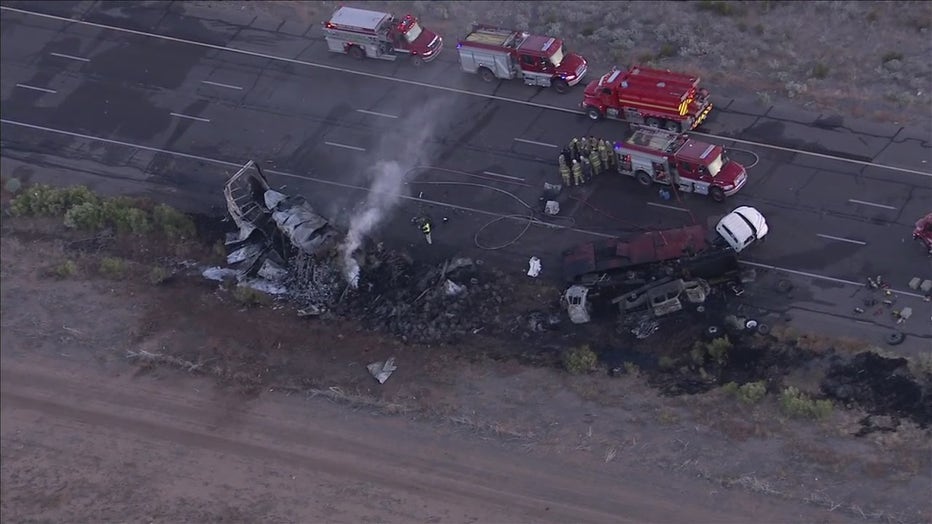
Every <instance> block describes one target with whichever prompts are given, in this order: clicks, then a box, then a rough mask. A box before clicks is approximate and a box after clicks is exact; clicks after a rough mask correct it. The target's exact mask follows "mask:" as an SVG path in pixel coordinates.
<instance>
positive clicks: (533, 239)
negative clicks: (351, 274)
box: [0, 2, 932, 289]
mask: <svg viewBox="0 0 932 524" xmlns="http://www.w3.org/2000/svg"><path fill="white" fill-rule="evenodd" d="M3 5H4V6H13V7H15V8H16V9H20V8H22V9H28V10H31V11H36V12H43V13H49V14H52V15H55V16H63V17H68V18H70V17H71V16H73V15H75V14H76V13H80V17H81V19H82V20H83V21H86V22H88V23H72V22H67V21H64V20H61V19H56V18H51V17H48V16H37V15H34V14H27V13H23V12H20V11H14V10H10V9H7V8H4V9H3V10H2V12H0V14H2V36H0V38H2V45H0V67H2V75H0V93H2V104H0V112H2V120H3V128H2V129H3V133H2V140H3V156H4V157H5V158H12V159H16V160H18V161H23V162H25V161H27V160H31V161H33V162H41V163H45V164H46V165H49V164H58V165H60V166H64V165H66V164H67V166H68V168H69V169H75V166H77V165H78V164H85V163H87V162H88V161H91V160H93V161H95V162H97V163H99V164H103V165H105V166H111V167H113V168H114V169H98V170H95V169H92V168H87V166H85V167H83V168H80V169H79V171H81V172H82V173H84V175H85V176H86V177H88V178H89V179H94V178H95V177H96V178H99V179H101V180H98V181H96V182H95V184H97V185H108V184H109V185H111V187H110V188H109V189H113V187H112V185H113V184H114V183H115V181H119V183H120V184H123V185H127V184H130V183H131V182H133V183H136V184H137V185H138V187H139V188H140V189H137V190H138V191H148V190H152V191H156V190H157V191H166V192H168V193H171V194H174V195H175V196H179V195H181V194H184V198H185V199H186V200H187V201H189V202H190V203H191V204H196V203H198V202H200V203H202V204H203V205H210V206H218V205H220V203H221V202H220V200H219V199H220V191H219V184H220V183H221V182H222V180H223V177H224V176H225V175H226V174H228V173H229V172H230V171H231V170H232V168H233V166H235V165H241V164H242V163H244V162H245V161H247V160H250V159H253V160H256V161H258V162H259V163H260V164H261V165H263V166H264V167H267V168H269V169H271V170H272V172H273V176H274V181H275V182H278V183H281V184H284V185H287V187H288V189H289V190H290V191H291V192H296V193H300V194H304V195H305V196H307V197H308V198H309V200H311V202H313V203H314V204H315V205H316V206H318V207H319V208H320V210H321V212H322V213H324V214H326V215H328V216H332V217H335V218H337V219H340V220H345V219H346V218H347V217H348V216H349V215H350V214H351V213H352V210H353V209H354V206H355V205H356V204H357V203H358V202H359V200H361V199H362V198H364V197H365V194H366V192H365V189H366V188H367V187H369V185H370V184H371V182H372V178H373V173H374V171H373V169H374V167H375V166H376V164H377V163H378V162H379V161H382V160H395V161H397V162H398V164H399V166H400V168H399V169H400V171H402V172H409V176H408V177H407V179H408V183H407V184H406V189H405V194H406V198H405V199H403V201H402V203H401V210H399V213H398V214H397V216H395V217H394V221H393V222H392V223H390V224H389V225H388V226H389V227H390V228H392V229H391V230H392V231H393V232H403V233H398V236H399V237H400V238H407V237H408V236H411V235H412V231H413V230H412V228H411V226H410V225H408V224H407V220H408V219H409V218H410V216H411V215H412V214H414V213H416V212H423V211H425V210H427V211H429V212H431V213H432V214H434V213H436V214H442V215H443V216H448V217H449V218H450V219H451V220H450V222H449V224H450V225H449V226H444V227H448V229H446V230H441V231H438V233H440V235H438V236H439V237H440V238H439V242H440V244H441V245H446V246H447V247H450V248H451V249H456V247H457V246H458V245H462V246H468V248H469V249H473V248H474V247H475V246H473V245H472V244H473V243H474V242H473V241H474V240H475V241H477V242H479V243H480V244H483V245H486V246H489V245H502V244H507V243H508V241H509V240H510V239H512V238H515V237H516V236H517V235H519V234H520V233H521V232H522V231H523V230H524V229H527V231H526V233H525V234H524V236H521V237H520V239H519V240H518V241H517V242H514V243H511V244H509V245H507V246H505V248H504V249H501V250H499V251H496V252H495V254H494V255H489V256H491V257H493V258H495V257H498V259H499V260H500V261H501V262H503V263H505V264H510V265H512V266H515V267H520V266H523V265H525V264H526V260H527V257H529V256H531V255H537V256H540V257H542V258H544V259H545V260H546V261H547V263H548V264H556V263H557V260H558V254H559V252H560V250H562V249H565V248H567V247H570V246H572V245H573V244H575V243H578V242H580V241H586V240H591V239H593V238H596V237H599V236H616V235H623V234H626V233H630V232H632V231H638V230H643V229H654V228H658V227H671V226H677V225H685V224H688V223H691V222H692V221H694V220H695V221H700V222H707V223H713V222H714V220H716V219H717V217H718V216H721V215H722V214H723V213H725V212H727V211H728V210H729V209H731V208H733V207H736V206H738V205H752V206H755V207H757V208H758V209H760V210H761V211H762V212H763V213H764V214H765V216H766V217H767V218H768V222H769V223H770V225H771V234H770V236H769V237H768V240H767V242H765V243H764V244H762V245H760V246H757V247H756V248H755V249H754V250H753V252H751V253H748V255H747V257H746V259H747V260H749V261H750V262H752V263H757V264H761V265H765V266H768V267H770V266H772V267H776V268H782V269H785V270H790V271H794V272H796V273H797V274H804V275H809V276H815V277H818V278H821V279H823V280H825V281H829V282H836V283H843V282H863V281H864V279H865V277H866V276H867V275H878V274H882V275H884V276H885V278H887V279H888V280H889V281H890V282H892V283H894V287H897V288H899V289H903V288H905V283H906V282H907V281H908V280H909V279H910V278H912V277H913V276H920V277H923V278H932V265H930V259H929V257H926V256H924V255H923V254H922V252H921V249H920V248H919V247H918V246H917V245H915V242H913V241H912V240H911V238H910V235H911V231H912V224H913V223H914V222H915V220H916V219H918V218H919V217H921V216H923V215H924V214H926V213H928V212H930V211H932V173H929V172H928V169H929V168H928V165H929V162H928V161H929V159H930V154H929V143H928V140H927V137H926V139H925V141H923V138H922V137H921V136H918V135H917V134H916V133H915V132H913V131H911V130H904V129H890V128H884V127H883V126H876V127H873V128H868V127H865V125H864V124H859V123H853V122H841V123H839V122H838V121H837V119H836V120H832V121H831V122H829V123H826V121H818V122H809V123H806V122H805V120H806V118H804V117H802V116H800V115H799V114H796V113H793V112H792V111H790V110H788V109H785V108H770V109H768V110H767V113H766V114H765V115H756V116H754V118H751V115H748V114H745V113H743V112H742V110H741V109H740V107H738V106H740V101H738V100H728V101H727V102H723V103H721V104H719V109H718V110H717V111H715V112H714V113H713V115H714V117H713V119H712V121H710V122H709V124H708V125H707V126H705V128H704V129H703V130H702V131H703V133H700V134H703V139H708V140H710V141H712V142H716V143H721V144H724V145H725V146H726V148H730V150H731V156H732V157H733V158H734V159H736V160H738V161H740V162H742V163H743V164H745V165H746V166H748V167H749V182H748V184H747V186H746V187H745V188H744V189H743V190H742V191H741V192H740V193H739V194H738V195H736V196H735V197H733V198H731V199H729V201H728V202H727V203H726V204H724V205H718V204H715V203H713V202H711V201H709V200H707V199H705V198H703V197H698V196H693V195H680V196H679V198H678V199H676V200H674V201H662V200H660V199H659V198H658V195H657V192H656V188H654V189H650V190H648V189H644V188H641V187H640V186H638V185H637V184H636V183H635V182H634V181H633V180H630V179H621V178H619V177H611V176H608V175H603V176H602V177H600V178H599V179H597V180H596V181H594V183H593V184H591V185H589V186H586V187H584V188H580V189H577V190H574V194H573V199H571V200H570V201H569V202H567V205H568V208H565V209H564V211H563V212H562V213H561V215H563V217H559V218H556V219H554V220H552V221H551V223H549V224H545V223H542V222H538V223H535V224H533V225H531V226H530V227H528V226H527V221H526V220H522V219H520V218H519V216H525V215H527V214H528V209H527V207H528V206H536V205H537V201H538V197H539V196H540V194H541V190H542V186H543V184H544V182H551V183H557V182H558V175H557V170H556V162H555V159H556V155H557V154H558V152H559V150H560V148H561V147H562V145H563V144H564V143H565V142H567V141H568V140H569V139H570V138H571V137H573V136H582V135H596V136H605V137H606V138H620V137H621V135H622V134H623V132H624V126H622V125H621V124H618V123H614V122H597V123H593V122H591V121H589V120H587V119H586V118H585V117H583V116H581V115H580V114H578V113H577V112H576V108H574V105H575V104H577V103H578V101H579V99H580V95H579V93H578V92H571V93H570V94H568V95H557V94H555V93H553V92H550V91H548V90H541V89H536V88H530V87H526V86H524V85H522V84H521V83H520V82H500V83H494V84H491V85H486V84H483V83H481V82H480V81H479V80H478V79H477V78H473V77H469V76H467V75H464V74H463V73H460V72H459V71H458V69H457V64H456V62H455V52H454V50H453V47H454V45H455V42H450V41H449V39H450V38H452V37H448V40H447V43H446V44H447V48H446V49H445V51H444V52H443V54H442V55H441V56H440V58H439V60H438V61H437V62H435V63H431V64H427V65H425V66H424V67H422V68H419V69H415V68H413V67H412V66H410V64H404V63H382V62H378V61H366V62H354V61H352V60H350V59H349V58H348V57H344V56H338V55H334V54H332V53H328V52H327V51H326V46H325V45H324V43H323V41H322V40H321V39H320V38H319V34H316V35H315V33H314V31H315V29H314V28H313V27H308V28H305V30H304V31H303V32H300V34H299V35H298V34H288V32H286V31H284V29H285V26H284V25H279V26H276V27H274V28H271V29H261V28H257V27H255V24H256V21H255V20H249V21H246V22H244V23H247V24H249V23H251V24H253V25H252V26H250V27H244V26H242V25H237V22H236V21H235V20H226V21H217V20H214V21H208V20H206V19H205V18H198V17H197V16H198V13H193V12H190V10H191V9H192V8H190V7H187V6H182V4H180V3H171V2H168V3H160V2H147V3H143V4H138V5H137V4H122V3H110V2H97V3H88V2H83V3H74V2H55V3H44V2H29V3H28V5H27V3H17V2H9V3H4V4H3ZM179 6H181V7H179ZM183 11H188V12H183ZM214 15H215V16H224V17H233V16H235V13H230V12H226V11H216V12H214ZM100 24H106V25H108V26H113V27H118V28H124V29H129V30H133V31H143V32H146V33H153V34H157V35H161V36H153V35H151V34H137V33H133V32H127V31H126V30H114V29H109V28H104V27H101V26H100ZM259 25H261V24H259ZM275 29H277V30H278V31H277V32H275V31H274V30H275ZM299 31H300V30H299V28H296V27H295V28H293V30H292V31H291V32H292V33H299ZM305 33H306V34H307V35H306V36H305ZM182 40H184V41H182ZM192 42H199V43H201V44H197V43H192ZM205 44H206V45H205ZM211 46H214V47H211ZM216 46H223V47H226V48H230V49H235V50H241V51H242V50H246V51H248V52H247V53H243V52H235V51H229V50H224V49H219V48H217V47H216ZM257 54H259V55H257ZM599 67H600V66H597V65H595V66H593V70H592V74H593V75H597V74H600V73H599V71H600V69H599ZM359 71H362V72H363V73H365V74H363V75H361V74H359V73H358V72H359ZM775 115H776V116H779V117H780V118H779V119H778V118H776V116H775ZM845 126H848V127H845ZM839 130H841V131H839ZM804 149H806V150H804ZM40 157H41V161H40V160H37V159H38V158H40ZM120 166H122V167H123V168H124V170H123V171H122V173H124V174H120V172H118V170H117V169H115V168H117V167H120ZM126 168H128V169H130V171H131V172H132V174H126V172H127V171H126ZM385 173H386V171H384V170H382V171H379V175H377V176H380V177H385V176H388V175H386V174H385ZM505 215H514V216H512V217H510V218H506V219H504V220H502V221H500V222H497V223H496V224H494V225H493V227H490V228H487V229H485V230H483V231H482V234H483V235H484V236H483V237H482V238H478V237H477V238H475V239H474V238H471V237H473V236H474V235H475V234H476V233H475V232H476V231H477V230H479V229H480V228H482V227H483V226H484V225H485V224H487V223H488V222H489V221H490V220H493V219H496V218H498V217H501V216H505ZM444 231H446V232H444ZM414 240H416V239H414ZM463 249H467V248H466V247H463ZM551 267H552V266H551Z"/></svg>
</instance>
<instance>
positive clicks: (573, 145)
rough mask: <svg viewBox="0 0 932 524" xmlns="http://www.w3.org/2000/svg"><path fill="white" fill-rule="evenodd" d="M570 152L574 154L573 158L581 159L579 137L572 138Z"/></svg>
mask: <svg viewBox="0 0 932 524" xmlns="http://www.w3.org/2000/svg"><path fill="white" fill-rule="evenodd" d="M570 153H571V154H572V155H573V160H578V159H579V139H577V138H576V137H573V139H572V140H570Z"/></svg>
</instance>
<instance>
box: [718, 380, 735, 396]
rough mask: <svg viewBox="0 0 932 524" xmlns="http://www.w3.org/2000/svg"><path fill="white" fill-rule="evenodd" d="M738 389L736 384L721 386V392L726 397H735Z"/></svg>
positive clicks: (729, 383)
mask: <svg viewBox="0 0 932 524" xmlns="http://www.w3.org/2000/svg"><path fill="white" fill-rule="evenodd" d="M738 387H739V386H738V383H737V382H728V383H726V384H723V385H722V392H724V393H725V394H727V395H736V394H737V393H738Z"/></svg>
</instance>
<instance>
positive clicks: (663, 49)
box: [657, 43, 677, 58]
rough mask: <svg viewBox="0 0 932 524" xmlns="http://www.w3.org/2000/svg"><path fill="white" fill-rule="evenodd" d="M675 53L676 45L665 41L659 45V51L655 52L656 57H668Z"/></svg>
mask: <svg viewBox="0 0 932 524" xmlns="http://www.w3.org/2000/svg"><path fill="white" fill-rule="evenodd" d="M676 55H677V47H676V45H675V44H670V43H666V44H663V45H662V46H660V52H659V53H657V57H658V58H670V57H672V56H676Z"/></svg>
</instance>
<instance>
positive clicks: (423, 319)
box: [203, 161, 514, 343]
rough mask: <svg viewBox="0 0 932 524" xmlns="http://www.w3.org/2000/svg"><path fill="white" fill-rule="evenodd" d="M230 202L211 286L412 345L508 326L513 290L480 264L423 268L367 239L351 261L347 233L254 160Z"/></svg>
mask: <svg viewBox="0 0 932 524" xmlns="http://www.w3.org/2000/svg"><path fill="white" fill-rule="evenodd" d="M224 195H225V197H226V201H227V208H228V211H229V214H230V217H231V219H232V220H233V222H234V223H235V224H236V226H237V231H235V232H231V233H229V234H228V235H227V238H226V242H225V244H226V249H227V252H228V255H227V267H223V268H221V267H212V268H207V269H205V270H204V271H203V276H204V277H206V278H208V279H211V280H218V281H225V280H232V281H235V282H236V285H238V286H241V287H249V288H253V289H256V290H259V291H262V292H264V293H267V294H270V295H273V296H276V297H278V298H279V299H282V300H287V301H288V302H290V303H292V304H293V305H294V306H295V307H297V308H298V314H299V315H300V316H309V317H316V316H324V317H326V316H328V315H353V316H354V317H357V318H359V319H360V320H361V321H362V322H363V324H364V325H365V326H366V327H367V328H370V329H380V330H385V331H388V332H390V333H393V334H395V335H398V336H400V337H402V339H403V340H406V341H408V340H410V341H412V342H425V343H437V342H453V341H456V340H457V339H459V338H460V337H463V336H465V335H467V334H470V333H478V332H479V331H483V330H485V331H486V332H490V331H494V330H495V329H498V328H501V329H504V328H508V327H509V326H508V325H506V321H505V320H503V317H502V315H501V307H500V306H501V305H502V304H503V303H504V302H505V299H506V297H508V296H509V294H510V293H511V289H510V281H509V279H508V278H507V277H505V275H503V274H502V273H500V272H498V271H495V270H486V269H485V268H484V267H483V264H482V261H480V260H475V261H474V260H471V259H468V258H454V259H451V260H447V261H446V262H444V263H443V264H441V265H439V266H435V265H427V264H419V263H417V262H415V261H414V260H413V259H412V258H411V257H409V256H407V255H406V254H404V253H401V252H397V251H392V250H389V249H386V248H384V247H383V246H382V244H376V243H375V242H373V241H371V240H370V239H365V240H364V241H363V242H362V243H361V245H360V247H358V248H355V249H353V252H351V253H346V250H347V248H346V246H347V245H349V242H347V235H346V233H345V232H344V231H341V230H340V229H338V228H337V227H335V226H334V225H333V224H331V223H330V221H329V220H328V219H326V218H324V217H323V216H321V215H319V214H317V213H316V212H315V211H314V209H313V207H312V206H311V205H310V204H309V203H308V202H307V200H306V199H304V198H303V197H300V196H288V195H285V194H283V193H281V192H279V191H276V190H274V189H272V188H271V187H270V185H269V183H268V181H267V179H266V178H265V175H264V174H263V173H262V170H261V168H260V167H259V166H258V165H257V164H256V163H255V162H253V161H250V162H248V163H247V164H246V165H245V166H244V167H243V168H242V169H240V170H239V171H238V172H237V173H236V174H234V175H233V176H232V177H230V179H229V180H228V181H227V183H226V185H225V187H224ZM354 245H355V243H354ZM509 320H511V319H509ZM512 323H514V322H512Z"/></svg>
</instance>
